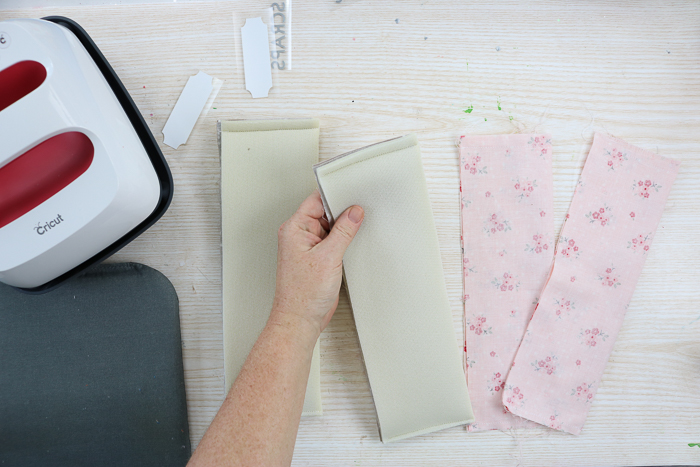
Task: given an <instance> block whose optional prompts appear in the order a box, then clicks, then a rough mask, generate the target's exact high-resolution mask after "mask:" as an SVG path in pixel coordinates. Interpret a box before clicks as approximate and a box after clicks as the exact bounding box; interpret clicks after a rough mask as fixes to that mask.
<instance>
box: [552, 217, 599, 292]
mask: <svg viewBox="0 0 700 467" xmlns="http://www.w3.org/2000/svg"><path fill="white" fill-rule="evenodd" d="M593 214H596V213H593ZM559 244H560V245H561V246H560V249H559V254H560V255H561V256H563V257H564V258H578V257H579V252H578V245H576V241H575V240H574V239H573V238H567V237H561V238H560V239H559ZM572 282H573V281H572Z"/></svg>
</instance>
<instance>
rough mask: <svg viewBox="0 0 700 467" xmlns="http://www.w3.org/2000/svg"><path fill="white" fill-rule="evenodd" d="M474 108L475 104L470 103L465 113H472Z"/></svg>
mask: <svg viewBox="0 0 700 467" xmlns="http://www.w3.org/2000/svg"><path fill="white" fill-rule="evenodd" d="M472 110H474V106H473V105H470V106H469V107H467V108H466V109H464V113H465V114H470V113H472Z"/></svg>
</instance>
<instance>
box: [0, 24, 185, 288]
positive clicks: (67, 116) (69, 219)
mask: <svg viewBox="0 0 700 467" xmlns="http://www.w3.org/2000/svg"><path fill="white" fill-rule="evenodd" d="M172 192H173V188H172V176H171V174H170V170H169V168H168V165H167V163H166V162H165V159H164V158H163V154H162V153H161V151H160V149H159V148H158V144H157V143H156V141H155V139H154V138H153V135H152V134H151V132H150V131H149V129H148V127H147V125H146V123H145V122H144V120H143V118H142V117H141V114H140V113H139V111H138V109H137V108H136V106H135V105H134V103H133V101H132V100H131V97H130V96H129V94H128V93H127V91H126V89H125V88H124V86H123V85H122V83H121V81H120V80H119V78H118V77H117V75H116V74H115V73H114V71H113V70H112V68H111V67H110V65H109V64H108V63H107V61H106V60H105V58H104V57H103V56H102V54H101V53H100V51H99V49H98V48H97V47H96V46H95V44H94V43H93V42H92V40H91V39H90V37H89V36H88V35H87V33H85V31H84V30H83V29H82V28H81V27H80V26H79V25H78V24H76V23H75V22H73V21H72V20H70V19H67V18H63V17H47V18H44V19H41V20H39V19H18V20H9V21H2V22H0V281H1V282H4V283H6V284H9V285H11V286H14V287H16V288H20V289H22V290H26V291H30V292H42V291H46V290H49V289H51V288H52V287H54V286H56V285H58V284H60V283H61V282H63V281H64V280H66V279H68V278H69V277H71V276H73V275H75V274H77V273H79V272H80V271H82V270H83V269H85V268H86V267H88V266H89V265H91V264H94V263H96V262H99V261H101V260H103V259H105V258H106V257H108V256H109V255H111V254H113V253H114V252H116V251H117V250H119V249H120V248H121V247H123V246H124V245H126V244H127V243H129V242H130V241H131V240H133V239H134V238H136V237H137V236H138V235H140V234H141V233H142V232H144V231H145V230H146V229H147V228H148V227H150V226H151V225H152V224H153V223H155V222H156V221H157V220H158V219H159V218H160V217H161V216H162V215H163V213H165V211H166V210H167V208H168V206H169V204H170V201H171V199H172Z"/></svg>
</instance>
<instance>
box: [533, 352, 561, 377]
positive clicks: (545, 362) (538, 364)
mask: <svg viewBox="0 0 700 467" xmlns="http://www.w3.org/2000/svg"><path fill="white" fill-rule="evenodd" d="M557 360H558V359H557V357H556V356H555V355H550V356H547V357H545V358H543V359H541V360H535V361H534V362H532V363H531V364H530V365H531V366H533V367H534V368H535V371H540V370H542V371H543V372H544V373H547V374H548V375H553V374H554V373H555V372H556V371H557V366H556V361H557Z"/></svg>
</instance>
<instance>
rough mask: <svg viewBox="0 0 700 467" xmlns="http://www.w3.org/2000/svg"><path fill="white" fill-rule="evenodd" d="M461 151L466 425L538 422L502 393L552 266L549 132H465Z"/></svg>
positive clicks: (475, 427)
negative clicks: (512, 407) (509, 407)
mask: <svg viewBox="0 0 700 467" xmlns="http://www.w3.org/2000/svg"><path fill="white" fill-rule="evenodd" d="M460 158H461V164H460V166H461V187H460V191H461V196H462V203H461V205H462V209H461V212H462V250H463V266H464V293H465V296H464V324H465V329H464V331H465V365H466V368H467V383H468V386H469V394H470V396H471V399H472V407H473V410H474V417H475V418H476V423H473V424H471V425H470V426H469V430H470V431H477V430H491V429H501V430H505V429H508V428H513V427H523V426H535V424H534V423H532V422H530V421H527V420H523V419H521V418H518V417H514V416H513V415H511V414H510V413H508V412H507V411H506V410H505V409H504V407H503V403H502V400H501V394H502V393H503V391H504V389H506V383H505V381H506V376H507V374H508V370H509V369H510V366H511V363H512V361H513V357H514V356H515V352H516V351H517V349H518V346H519V345H520V341H521V339H522V337H523V334H524V332H525V328H526V327H527V324H528V322H529V321H530V316H531V314H532V312H533V310H534V308H535V304H536V301H537V296H538V294H539V293H540V291H541V290H542V287H543V286H544V283H545V280H546V277H547V275H548V273H549V271H550V268H551V265H552V255H553V252H554V243H553V241H554V239H553V231H554V224H553V221H552V205H553V195H552V145H551V142H550V138H549V136H546V135H504V136H475V137H464V136H463V137H462V138H461V139H460ZM516 397H517V396H516Z"/></svg>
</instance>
